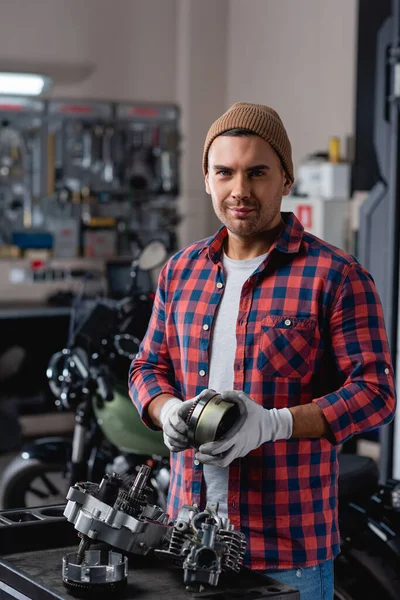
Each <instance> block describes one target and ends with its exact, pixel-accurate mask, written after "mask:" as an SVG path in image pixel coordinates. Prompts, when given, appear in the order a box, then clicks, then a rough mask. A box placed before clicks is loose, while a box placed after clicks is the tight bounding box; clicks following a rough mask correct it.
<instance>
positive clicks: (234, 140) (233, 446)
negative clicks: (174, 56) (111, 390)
mask: <svg viewBox="0 0 400 600" xmlns="http://www.w3.org/2000/svg"><path fill="white" fill-rule="evenodd" d="M203 170H204V175H205V186H206V191H207V193H208V194H209V195H210V196H211V199H212V202H213V207H214V210H215V213H216V215H217V217H218V218H219V220H220V221H221V222H222V224H223V226H222V228H221V229H220V230H219V231H218V232H217V234H216V235H214V236H213V237H210V238H209V239H206V240H202V241H200V242H196V243H194V244H192V245H190V246H189V247H187V248H185V249H183V250H181V251H180V252H178V253H177V254H176V255H175V256H173V257H172V258H171V259H170V260H169V261H168V263H167V264H166V265H165V267H164V268H163V270H162V272H161V274H160V279H159V285H158V290H157V295H156V299H155V304H154V310H153V314H152V318H151V321H150V324H149V328H148V331H147V334H146V337H145V339H144V340H143V343H142V346H141V349H140V353H139V355H138V357H137V359H136V360H135V361H134V362H133V363H132V367H131V372H130V391H131V395H132V399H133V401H134V403H135V405H136V406H137V407H138V409H139V411H140V413H141V415H142V418H143V420H144V422H145V423H146V424H147V425H148V426H150V427H156V428H157V427H158V428H159V427H162V428H163V430H164V439H165V442H166V444H167V445H168V447H169V448H170V449H171V451H172V454H171V486H170V501H169V512H170V514H171V515H172V517H173V518H174V517H175V516H176V514H177V511H178V509H179V507H180V506H181V505H182V504H185V503H187V504H197V505H198V506H200V507H203V506H204V504H205V501H206V500H208V499H209V500H213V501H218V502H219V503H220V512H221V511H222V513H224V514H228V516H229V518H230V519H231V522H232V523H233V524H234V525H235V527H236V528H238V529H240V530H241V531H242V532H243V533H244V534H245V535H246V538H247V543H248V547H247V554H246V560H245V564H246V565H247V566H249V567H250V568H252V569H256V570H261V571H265V572H266V573H268V574H271V575H272V576H273V577H275V578H276V579H279V580H281V581H284V582H287V583H289V584H292V585H293V586H294V587H297V588H299V589H300V592H301V599H302V600H309V599H310V600H311V599H313V600H314V599H319V598H321V599H322V598H324V599H325V600H326V599H328V598H332V597H333V574H332V570H333V567H332V559H333V558H334V557H335V555H337V554H338V552H339V532H338V521H337V475H338V466H337V449H338V445H339V444H341V443H342V442H344V441H345V440H347V439H348V438H349V437H351V436H352V435H353V434H355V433H359V432H361V431H366V430H368V429H373V428H376V427H378V426H380V425H382V424H385V423H388V422H389V421H390V420H391V419H392V417H393V414H394V409H395V392H394V382H393V369H392V365H391V359H390V355H389V349H388V343H387V338H386V333H385V328H384V322H383V316H382V308H381V304H380V301H379V298H378V295H377V292H376V289H375V285H374V282H373V280H372V278H371V276H370V275H369V274H368V273H367V272H366V271H365V269H363V267H362V266H361V265H360V264H359V263H358V262H357V260H356V259H355V258H354V257H352V256H349V255H347V254H346V253H344V252H343V251H341V250H339V249H337V248H334V247H332V246H330V245H329V244H327V243H325V242H323V241H321V240H319V239H318V238H316V237H315V236H313V235H310V234H308V233H306V232H304V230H303V227H302V226H301V224H300V222H299V221H298V220H297V219H296V217H295V216H294V215H293V214H284V213H283V214H281V211H280V207H281V201H282V197H283V196H285V195H287V194H288V193H289V191H290V188H291V185H292V183H293V179H294V177H293V165H292V156H291V145H290V142H289V139H288V136H287V133H286V131H285V128H284V126H283V123H282V121H281V119H280V117H279V116H278V114H277V113H276V112H275V111H274V110H272V109H271V108H269V107H267V106H264V105H255V104H248V103H244V102H239V103H236V104H234V105H233V106H232V107H231V108H230V109H229V110H228V111H227V112H226V113H225V114H224V115H222V116H221V117H220V118H219V119H217V121H215V123H213V125H212V126H211V128H210V130H209V132H208V134H207V137H206V141H205V147H204V157H203ZM210 389H214V390H216V391H217V392H220V393H221V392H222V396H223V397H224V398H226V399H228V400H230V401H232V402H234V403H236V404H237V405H238V406H239V410H240V419H239V424H238V426H236V427H234V428H233V429H232V430H231V431H230V432H228V434H227V435H226V436H225V437H224V438H223V439H221V440H220V441H217V442H213V443H209V444H204V445H203V446H202V447H200V449H199V451H198V452H197V454H196V455H195V452H194V450H193V449H191V448H188V440H187V426H186V424H185V418H186V417H187V414H188V411H189V409H190V407H191V406H192V405H193V402H194V401H195V400H193V399H196V398H197V397H198V395H199V394H200V393H203V394H208V395H211V394H212V392H210V391H209V390H210Z"/></svg>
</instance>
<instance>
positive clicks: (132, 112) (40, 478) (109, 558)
mask: <svg viewBox="0 0 400 600" xmlns="http://www.w3.org/2000/svg"><path fill="white" fill-rule="evenodd" d="M250 4H251V9H250V7H249V5H250ZM236 101H247V102H254V103H263V104H268V105H270V106H273V107H274V108H276V109H277V110H278V112H279V113H280V114H281V115H282V117H283V120H284V122H285V124H286V127H287V131H288V134H289V137H290V139H291V142H292V147H293V156H294V165H295V182H294V185H293V187H292V189H291V192H290V194H289V195H288V196H285V197H284V198H283V201H282V211H285V212H293V213H294V214H295V215H296V216H297V218H298V219H299V221H300V222H301V223H302V225H303V226H304V228H305V229H306V231H309V232H310V233H312V234H314V235H315V236H317V237H319V238H321V239H323V240H325V241H327V242H328V243H330V244H332V245H334V246H336V247H338V248H340V249H342V250H344V251H345V252H348V253H349V254H352V255H354V256H355V257H356V258H357V259H358V260H359V261H360V262H361V264H362V265H363V266H364V267H365V268H366V269H367V270H368V271H369V272H370V273H371V274H372V276H373V278H374V280H375V283H376V286H377V288H378V292H379V295H380V297H381V300H382V305H383V311H384V316H385V323H386V328H387V333H388V337H389V344H390V350H391V354H392V361H393V365H394V368H395V373H396V374H397V373H398V371H399V369H400V352H399V351H398V348H399V345H400V319H399V318H398V315H399V311H400V293H399V269H400V261H399V250H400V249H399V223H400V210H399V202H400V199H399V198H400V169H399V167H398V165H399V159H400V135H399V134H400V121H399V106H400V0H373V1H372V2H370V1H369V0H336V2H332V1H331V0H296V2H293V1H292V0H252V2H251V3H250V2H248V1H247V0H218V2H215V1H213V0H202V2H196V0H118V1H117V2H113V3H111V2H107V0H85V2H80V1H79V0H35V2H31V1H30V0H13V1H12V0H3V1H2V2H1V4H0V323H1V337H0V600H11V599H20V600H42V599H43V600H47V599H53V598H54V599H59V600H60V599H61V600H67V599H68V598H71V597H82V598H107V599H109V598H110V599H111V598H126V599H130V598H135V599H136V598H137V599H138V600H139V599H140V598H164V597H165V598H166V597H167V595H168V598H170V597H171V595H172V596H173V597H175V598H176V599H177V600H179V599H180V598H182V599H183V598H186V599H189V598H211V597H212V598H215V599H221V600H223V599H227V598H238V599H239V598H240V599H242V600H251V599H254V598H259V599H261V600H262V599H274V600H296V599H300V594H299V592H298V590H296V589H295V588H292V587H289V586H287V585H284V584H282V583H279V582H278V581H277V580H275V579H274V578H273V577H262V576H261V575H259V574H257V573H256V572H252V571H250V570H249V569H247V568H245V567H244V566H243V558H244V555H245V552H246V544H247V542H246V538H245V536H244V534H243V532H241V531H240V530H239V529H238V528H237V527H235V525H234V523H232V522H231V520H230V519H229V518H227V517H225V516H223V515H220V514H219V507H218V503H211V502H208V503H207V504H206V506H204V507H198V506H197V505H182V506H180V507H179V511H178V516H177V518H176V519H175V520H171V519H170V516H169V515H168V512H167V497H168V491H169V485H170V464H169V450H168V448H167V447H166V446H165V444H164V441H163V435H162V432H161V431H153V430H151V429H149V428H148V427H146V426H145V425H144V423H143V422H142V421H141V418H140V416H139V413H138V411H137V409H136V408H135V406H134V405H133V403H132V401H131V399H130V398H129V395H128V372H129V367H130V364H131V362H132V360H133V359H134V358H135V357H136V355H137V354H138V352H139V347H140V343H141V340H142V338H143V337H144V335H145V332H146V330H147V325H148V322H149V319H150V316H151V313H152V308H153V302H154V298H155V293H156V287H157V280H158V275H159V272H160V270H161V268H162V266H163V265H164V264H165V263H166V261H167V260H168V258H169V257H170V256H172V255H173V254H174V253H176V252H177V251H178V250H180V249H181V248H183V247H185V246H186V245H188V244H190V243H191V242H194V241H196V240H200V239H203V238H205V237H207V236H210V235H212V234H213V233H214V232H215V231H216V230H217V228H218V227H219V223H218V221H217V220H216V218H215V215H214V214H213V209H212V205H211V201H210V199H209V197H208V196H207V194H206V193H205V189H204V177H203V173H202V168H201V157H202V151H203V144H204V138H205V135H206V133H207V130H208V127H209V126H210V124H211V123H212V122H213V121H214V120H215V119H216V118H217V117H218V116H219V115H220V114H222V113H223V112H224V111H225V110H227V108H228V107H229V106H230V105H231V104H232V103H233V102H236ZM238 417H239V414H238V409H237V406H236V405H234V404H231V403H229V402H226V401H224V400H223V399H221V396H220V395H219V394H218V393H216V394H215V395H214V396H212V397H211V398H209V397H207V398H203V399H202V400H199V401H198V402H197V404H196V406H194V407H193V410H192V411H191V412H190V414H189V415H188V417H187V421H186V423H187V426H188V432H189V433H188V435H189V440H190V444H191V447H193V448H195V449H198V448H199V447H200V446H201V445H202V444H203V443H206V442H209V441H214V440H218V439H219V438H221V437H222V436H223V435H224V433H226V432H227V431H229V430H230V428H232V427H233V426H234V425H235V423H236V422H237V420H238ZM339 524H340V533H341V552H340V554H339V556H338V557H337V558H336V559H335V591H334V594H335V595H334V598H335V600H369V599H371V600H374V599H376V598H380V599H381V600H399V598H400V421H399V420H398V418H396V417H395V419H394V421H392V422H391V423H390V424H389V425H386V426H385V427H383V428H381V429H379V430H378V429H377V430H373V431H370V432H368V433H366V434H360V435H356V436H353V438H351V439H350V440H349V441H347V442H345V443H344V444H343V446H342V447H341V449H340V453H339Z"/></svg>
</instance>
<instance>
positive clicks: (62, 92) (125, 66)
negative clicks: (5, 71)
mask: <svg viewBox="0 0 400 600" xmlns="http://www.w3.org/2000/svg"><path fill="white" fill-rule="evenodd" d="M176 10H177V9H176V0H112V1H110V0H33V1H32V0H1V3H0V62H2V63H3V62H5V61H7V59H12V60H16V61H18V60H21V61H23V62H26V64H27V65H29V64H32V65H35V64H37V63H38V62H44V63H46V62H52V63H60V66H61V67H62V65H63V64H64V63H73V64H77V65H80V64H84V63H92V64H93V65H94V66H95V70H94V72H93V74H92V75H91V76H90V77H89V79H88V80H87V81H85V82H83V83H79V84H72V85H68V86H66V85H56V86H55V87H54V88H53V92H52V95H54V96H65V97H73V96H77V97H91V98H104V99H108V98H112V99H114V98H115V99H121V100H128V99H129V100H131V99H134V100H150V99H151V100H153V101H174V100H175V95H176V59H175V48H176V21H177V14H176ZM60 72H62V69H61V70H60Z"/></svg>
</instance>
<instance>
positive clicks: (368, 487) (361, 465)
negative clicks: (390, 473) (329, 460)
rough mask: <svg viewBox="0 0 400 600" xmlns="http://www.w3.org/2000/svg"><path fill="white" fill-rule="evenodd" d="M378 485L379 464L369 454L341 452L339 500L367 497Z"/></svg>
mask: <svg viewBox="0 0 400 600" xmlns="http://www.w3.org/2000/svg"><path fill="white" fill-rule="evenodd" d="M377 487H378V465H377V464H376V462H375V461H374V460H373V459H372V458H370V457H369V456H358V454H345V453H343V452H342V453H340V454H339V500H340V501H343V500H344V501H348V500H351V499H353V498H354V499H356V498H358V497H363V498H366V497H368V496H370V495H371V494H373V493H374V492H375V491H376V488H377Z"/></svg>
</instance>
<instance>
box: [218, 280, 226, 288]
mask: <svg viewBox="0 0 400 600" xmlns="http://www.w3.org/2000/svg"><path fill="white" fill-rule="evenodd" d="M223 286H224V284H223V283H221V282H220V281H218V283H217V288H218V289H221V288H222V287H223Z"/></svg>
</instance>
